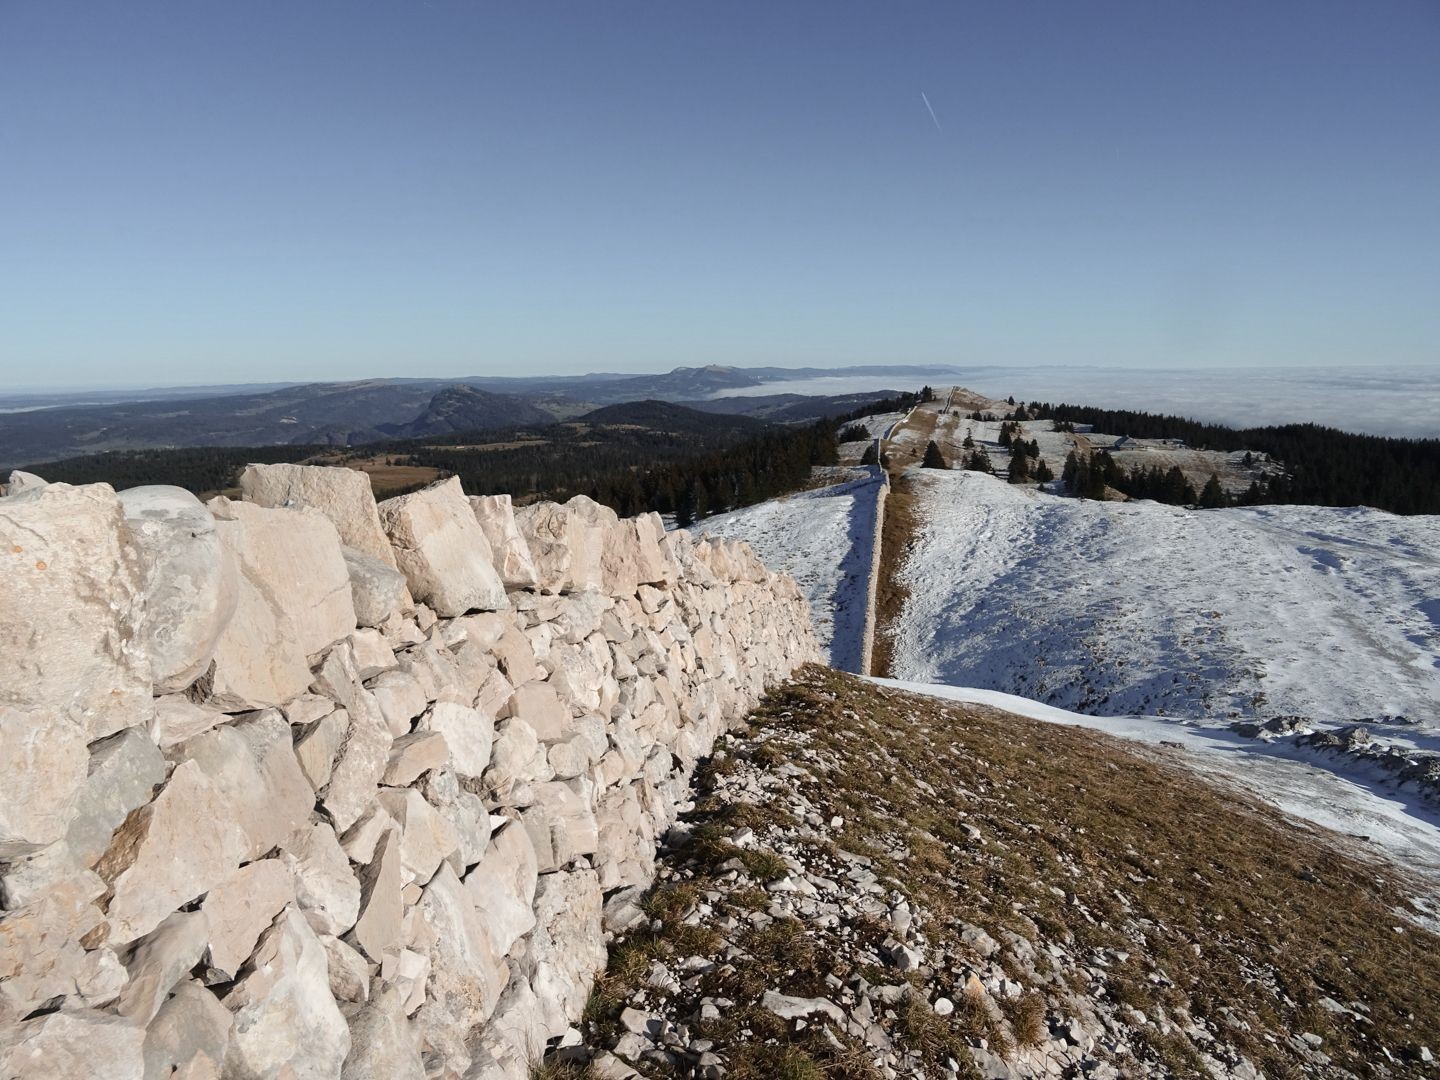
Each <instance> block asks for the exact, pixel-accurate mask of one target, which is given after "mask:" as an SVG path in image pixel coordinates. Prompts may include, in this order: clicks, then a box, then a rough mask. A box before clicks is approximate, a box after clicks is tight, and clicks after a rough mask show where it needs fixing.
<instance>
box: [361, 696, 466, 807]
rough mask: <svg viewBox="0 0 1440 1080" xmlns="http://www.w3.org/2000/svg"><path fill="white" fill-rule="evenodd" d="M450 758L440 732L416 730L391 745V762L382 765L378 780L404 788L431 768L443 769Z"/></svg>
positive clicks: (448, 749) (443, 737)
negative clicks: (383, 773) (383, 771)
mask: <svg viewBox="0 0 1440 1080" xmlns="http://www.w3.org/2000/svg"><path fill="white" fill-rule="evenodd" d="M437 707H438V706H437ZM454 707H455V708H460V707H461V706H454ZM449 760H450V747H449V746H448V745H447V744H446V742H445V736H444V735H442V734H441V733H440V732H438V731H416V732H413V733H411V734H409V735H402V736H400V737H399V738H398V739H396V740H395V741H394V742H393V743H391V744H390V764H389V765H387V766H386V767H385V775H384V777H382V778H381V782H382V783H384V784H387V785H389V786H391V787H404V786H406V785H408V784H413V783H414V782H415V781H416V780H418V779H419V778H420V776H421V775H422V774H424V773H426V772H429V771H430V770H431V769H439V768H443V767H444V765H445V763H446V762H447V761H449Z"/></svg>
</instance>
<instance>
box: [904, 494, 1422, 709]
mask: <svg viewBox="0 0 1440 1080" xmlns="http://www.w3.org/2000/svg"><path fill="white" fill-rule="evenodd" d="M912 476H913V477H914V480H915V483H916V485H917V488H918V490H919V491H920V493H921V501H922V507H923V510H922V514H921V518H922V522H923V524H922V526H921V529H920V532H919V534H918V536H917V537H916V542H915V544H914V546H913V548H912V551H911V553H910V555H909V559H908V562H907V564H906V566H905V567H904V569H903V571H902V574H903V579H904V581H905V583H906V585H907V586H908V587H909V588H910V590H911V595H910V599H909V601H908V602H907V604H906V606H905V609H904V611H903V613H902V615H901V618H900V620H899V624H898V626H897V628H896V631H897V632H896V635H895V636H896V648H895V656H894V662H893V669H892V670H893V673H894V674H895V675H896V676H897V677H898V678H901V679H904V680H906V681H911V682H922V683H947V684H950V685H954V686H970V687H979V688H985V689H993V690H1001V691H1005V692H1008V693H1014V694H1020V695H1023V696H1025V697H1027V698H1032V699H1035V700H1037V701H1041V702H1048V703H1050V704H1052V705H1057V706H1060V707H1063V708H1066V709H1072V710H1076V711H1080V712H1087V713H1104V714H1111V715H1115V714H1128V713H1134V714H1159V715H1167V716H1185V717H1193V718H1197V719H1203V718H1211V719H1212V720H1215V721H1218V722H1224V721H1228V720H1229V719H1231V718H1233V717H1235V716H1246V717H1248V716H1260V717H1268V716H1276V715H1282V714H1300V715H1303V716H1307V717H1311V718H1314V719H1316V720H1321V721H1338V720H1343V719H1347V718H1375V717H1382V716H1386V715H1393V714H1400V715H1403V716H1405V717H1407V718H1408V719H1410V720H1412V721H1415V722H1419V724H1420V725H1421V727H1422V729H1428V730H1430V731H1436V730H1437V729H1440V716H1437V712H1440V704H1437V703H1440V518H1434V517H1411V518H1404V517H1396V516H1394V515H1391V514H1386V513H1383V512H1380V511H1376V510H1370V509H1364V508H1353V509H1330V508H1324V507H1301V506H1283V507H1258V508H1250V509H1233V510H1219V511H1203V512H1202V511H1193V510H1184V509H1180V508H1176V507H1168V506H1162V505H1159V504H1156V503H1149V502H1135V503H1096V502H1083V501H1079V500H1075V499H1065V498H1058V497H1054V496H1050V495H1045V494H1041V493H1039V492H1037V491H1035V490H1034V489H1031V488H1016V487H1011V486H1009V485H1007V484H1005V483H1003V482H1002V481H999V480H997V479H995V478H993V477H989V476H982V475H979V474H974V473H962V472H950V473H935V472H927V471H923V470H914V471H913V472H912ZM1432 725H1434V727H1432ZM1408 730H1410V731H1413V730H1415V729H1413V728H1412V729H1408ZM1387 734H1388V733H1387Z"/></svg>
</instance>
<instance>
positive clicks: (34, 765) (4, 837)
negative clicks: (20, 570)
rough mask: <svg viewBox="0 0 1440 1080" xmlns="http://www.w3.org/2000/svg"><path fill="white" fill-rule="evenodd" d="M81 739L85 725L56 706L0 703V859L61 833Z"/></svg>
mask: <svg viewBox="0 0 1440 1080" xmlns="http://www.w3.org/2000/svg"><path fill="white" fill-rule="evenodd" d="M0 603H3V601H0ZM0 663H3V661H0ZM86 742H87V738H86V730H85V727H84V725H83V724H82V723H81V722H80V721H79V720H76V719H74V718H72V717H71V716H67V715H65V714H64V713H63V712H61V711H59V710H57V709H47V708H34V709H21V708H16V707H15V706H12V705H4V704H0V761H3V762H4V763H5V783H4V784H0V859H8V858H15V857H18V856H21V855H26V854H29V853H30V852H32V851H38V850H39V849H40V848H42V847H44V846H46V845H47V844H53V843H54V842H55V841H57V840H59V839H61V838H62V837H63V836H64V835H65V830H66V828H67V826H68V824H69V820H70V816H71V813H72V812H73V810H74V808H75V802H76V798H77V796H78V795H79V793H80V790H81V788H82V787H83V785H84V783H85V772H86V765H87V763H88V762H89V758H90V755H89V753H88V752H87V750H86V748H85V744H86Z"/></svg>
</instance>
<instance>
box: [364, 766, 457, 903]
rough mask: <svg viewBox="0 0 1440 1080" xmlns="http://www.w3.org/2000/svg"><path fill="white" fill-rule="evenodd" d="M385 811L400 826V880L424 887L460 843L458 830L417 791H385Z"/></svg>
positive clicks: (382, 804)
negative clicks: (456, 832)
mask: <svg viewBox="0 0 1440 1080" xmlns="http://www.w3.org/2000/svg"><path fill="white" fill-rule="evenodd" d="M378 798H379V802H380V805H381V806H382V807H384V809H385V812H386V813H387V814H389V815H390V817H391V818H392V819H393V820H394V821H395V822H396V824H398V825H399V826H400V881H401V884H402V885H407V884H409V883H410V882H412V881H414V882H417V883H418V884H420V885H424V884H425V883H426V882H427V881H429V880H430V879H431V877H433V876H434V874H435V870H436V868H437V867H438V866H439V865H440V863H441V862H442V861H444V859H445V857H446V856H448V855H449V854H450V853H451V852H453V851H454V850H455V849H456V848H457V847H458V846H459V843H460V840H459V837H458V836H456V834H455V828H454V826H452V825H451V824H450V822H448V821H446V820H445V818H444V817H443V816H442V815H441V814H440V813H439V812H438V811H437V810H436V809H435V808H434V807H433V806H431V805H430V804H429V803H428V802H426V801H425V797H424V796H423V795H421V794H420V792H418V791H416V790H415V789H414V788H382V789H381V790H380V794H379V796H378Z"/></svg>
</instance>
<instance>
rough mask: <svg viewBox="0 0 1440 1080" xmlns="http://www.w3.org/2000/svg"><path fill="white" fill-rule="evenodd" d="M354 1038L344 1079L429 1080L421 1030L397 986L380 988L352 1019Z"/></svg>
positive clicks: (341, 1078)
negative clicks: (420, 1034) (422, 1047)
mask: <svg viewBox="0 0 1440 1080" xmlns="http://www.w3.org/2000/svg"><path fill="white" fill-rule="evenodd" d="M350 1040H351V1041H350V1056H349V1057H347V1058H346V1059H345V1067H344V1069H343V1070H342V1071H341V1073H340V1080H425V1066H424V1063H423V1062H422V1061H421V1059H420V1037H419V1032H417V1031H416V1030H415V1028H414V1027H413V1026H412V1025H411V1023H410V1021H409V1019H408V1018H407V1017H406V1015H405V1003H404V1002H403V1001H402V1000H401V998H400V995H399V994H398V993H397V992H396V991H395V990H394V989H393V988H391V987H384V988H379V989H377V991H376V993H375V994H373V995H372V996H371V998H370V1001H369V1003H368V1004H366V1005H365V1006H364V1007H363V1008H362V1009H361V1010H360V1011H359V1012H358V1013H357V1014H356V1015H355V1016H354V1017H353V1018H352V1019H351V1021H350Z"/></svg>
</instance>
